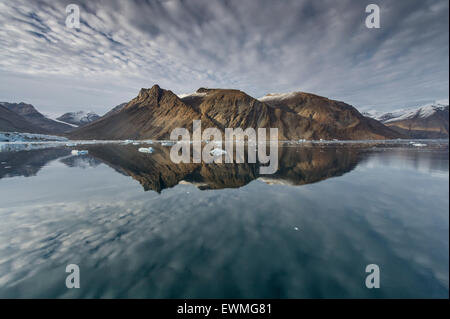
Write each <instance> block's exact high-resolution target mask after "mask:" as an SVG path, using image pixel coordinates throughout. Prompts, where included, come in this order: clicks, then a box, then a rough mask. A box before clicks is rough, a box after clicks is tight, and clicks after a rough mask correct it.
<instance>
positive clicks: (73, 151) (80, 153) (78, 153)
mask: <svg viewBox="0 0 450 319" xmlns="http://www.w3.org/2000/svg"><path fill="white" fill-rule="evenodd" d="M88 153H89V152H88V151H87V150H72V152H71V154H72V155H86V154H88Z"/></svg>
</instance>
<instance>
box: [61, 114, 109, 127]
mask: <svg viewBox="0 0 450 319" xmlns="http://www.w3.org/2000/svg"><path fill="white" fill-rule="evenodd" d="M99 118H100V116H99V115H98V114H96V113H94V112H85V111H78V112H69V113H65V114H63V115H61V116H60V117H58V118H56V119H57V120H58V121H61V122H65V123H68V124H72V125H77V126H83V125H86V124H89V123H91V122H94V121H96V120H98V119H99Z"/></svg>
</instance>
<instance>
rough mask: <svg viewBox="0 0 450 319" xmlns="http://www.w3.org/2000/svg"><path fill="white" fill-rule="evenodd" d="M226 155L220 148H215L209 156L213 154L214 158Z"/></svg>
mask: <svg viewBox="0 0 450 319" xmlns="http://www.w3.org/2000/svg"><path fill="white" fill-rule="evenodd" d="M226 153H227V152H226V151H224V150H222V149H220V148H215V149H213V150H212V151H211V152H209V154H211V155H212V156H221V155H223V154H226Z"/></svg>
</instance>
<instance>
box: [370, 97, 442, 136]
mask: <svg viewBox="0 0 450 319" xmlns="http://www.w3.org/2000/svg"><path fill="white" fill-rule="evenodd" d="M365 115H366V116H369V117H371V118H374V119H376V120H378V121H380V122H382V123H384V124H385V125H386V126H389V127H390V128H392V129H394V130H396V131H398V132H400V133H403V134H406V135H407V136H408V137H411V138H448V136H449V133H448V122H449V104H448V101H437V102H435V103H430V104H426V105H422V106H420V107H417V108H412V109H400V110H396V111H393V112H388V113H381V114H380V113H377V112H367V113H365Z"/></svg>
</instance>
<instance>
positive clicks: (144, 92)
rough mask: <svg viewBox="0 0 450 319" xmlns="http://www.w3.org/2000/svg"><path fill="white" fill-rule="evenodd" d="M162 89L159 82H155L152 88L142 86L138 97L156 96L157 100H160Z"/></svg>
mask: <svg viewBox="0 0 450 319" xmlns="http://www.w3.org/2000/svg"><path fill="white" fill-rule="evenodd" d="M162 91H163V90H162V89H161V88H160V87H159V85H158V84H155V85H153V86H152V87H151V88H150V89H146V88H142V89H141V90H140V91H139V95H138V97H139V98H144V99H145V98H149V97H150V98H151V97H154V98H156V99H157V100H159V98H160V96H161V93H162Z"/></svg>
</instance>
